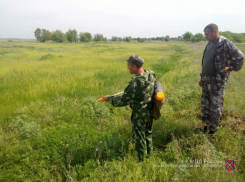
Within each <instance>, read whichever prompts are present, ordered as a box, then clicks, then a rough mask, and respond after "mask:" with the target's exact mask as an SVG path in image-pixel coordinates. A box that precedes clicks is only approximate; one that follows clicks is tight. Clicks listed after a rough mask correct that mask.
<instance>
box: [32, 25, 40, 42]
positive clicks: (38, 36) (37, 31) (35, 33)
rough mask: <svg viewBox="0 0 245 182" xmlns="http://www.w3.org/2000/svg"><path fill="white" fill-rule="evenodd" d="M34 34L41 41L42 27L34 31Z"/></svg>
mask: <svg viewBox="0 0 245 182" xmlns="http://www.w3.org/2000/svg"><path fill="white" fill-rule="evenodd" d="M34 35H35V37H36V39H37V41H39V42H40V41H41V29H40V28H37V29H36V30H35V31H34Z"/></svg>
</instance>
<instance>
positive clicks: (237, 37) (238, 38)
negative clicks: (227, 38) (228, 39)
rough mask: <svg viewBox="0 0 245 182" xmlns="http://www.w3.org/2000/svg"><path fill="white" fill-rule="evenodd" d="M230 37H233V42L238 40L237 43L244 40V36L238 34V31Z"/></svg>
mask: <svg viewBox="0 0 245 182" xmlns="http://www.w3.org/2000/svg"><path fill="white" fill-rule="evenodd" d="M232 37H233V39H234V41H235V42H239V43H241V42H244V40H245V38H244V36H243V35H242V34H238V33H233V34H232Z"/></svg>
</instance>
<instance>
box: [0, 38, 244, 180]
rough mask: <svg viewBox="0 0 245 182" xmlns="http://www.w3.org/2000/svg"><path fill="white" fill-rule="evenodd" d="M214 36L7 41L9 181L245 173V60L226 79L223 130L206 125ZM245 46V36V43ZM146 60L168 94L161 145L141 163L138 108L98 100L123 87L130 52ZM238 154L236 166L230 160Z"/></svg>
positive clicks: (3, 54)
mask: <svg viewBox="0 0 245 182" xmlns="http://www.w3.org/2000/svg"><path fill="white" fill-rule="evenodd" d="M205 45H206V42H201V43H183V42H159V43H153V42H148V43H146V42H145V43H133V42H131V43H125V42H124V43H111V42H107V43H102V42H101V43H81V44H80V43H77V44H75V43H60V44H58V43H52V42H46V43H37V42H34V41H17V40H16V41H15V40H14V41H12V42H9V41H3V40H1V41H0V181H3V182H7V181H10V182H12V181H166V182H170V181H174V182H175V181H183V182H186V181H193V182H199V181H200V182H201V181H203V182H204V181H205V182H214V181H215V182H219V181H222V182H223V181H224V182H230V181H232V182H233V181H235V182H240V181H245V80H244V78H245V69H244V68H243V69H241V70H240V71H239V72H232V73H231V76H230V78H229V82H228V84H227V85H226V95H225V103H224V111H223V117H222V119H221V122H220V127H219V130H218V132H217V133H216V134H215V136H214V137H210V136H208V135H207V134H203V133H199V132H196V131H195V128H197V127H201V126H202V123H201V120H200V113H201V109H200V100H201V88H200V87H199V86H198V81H199V79H200V71H201V58H202V53H203V50H204V47H205ZM237 46H238V47H239V48H240V49H241V50H242V51H243V53H245V44H237ZM132 54H138V55H140V56H141V57H142V58H144V60H145V64H144V66H143V67H144V69H147V70H153V71H154V72H155V73H156V75H157V77H158V80H159V81H160V82H161V83H162V85H163V88H164V91H165V95H166V102H165V105H164V107H163V109H162V117H161V118H160V119H159V120H157V121H154V125H153V144H154V153H153V155H152V156H150V157H149V158H146V159H145V160H144V162H142V163H137V157H136V153H135V151H134V150H133V148H134V146H133V144H132V143H131V123H130V116H131V110H130V108H129V107H128V106H127V107H122V108H115V107H113V106H111V105H110V104H109V103H105V102H97V99H98V98H100V97H101V96H104V95H111V94H114V93H117V92H120V91H123V89H124V88H125V86H126V85H127V83H128V82H129V81H130V79H131V77H132V76H133V75H130V73H129V71H128V70H127V64H126V62H125V61H124V59H125V58H128V57H129V56H131V55H132ZM225 160H235V166H236V169H235V170H234V171H233V172H231V173H229V172H227V171H226V170H225V169H224V166H225Z"/></svg>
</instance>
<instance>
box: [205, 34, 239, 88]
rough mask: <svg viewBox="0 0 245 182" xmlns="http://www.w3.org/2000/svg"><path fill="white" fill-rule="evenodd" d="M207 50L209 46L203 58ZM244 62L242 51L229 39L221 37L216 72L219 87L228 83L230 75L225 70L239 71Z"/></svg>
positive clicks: (216, 52)
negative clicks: (227, 68)
mask: <svg viewBox="0 0 245 182" xmlns="http://www.w3.org/2000/svg"><path fill="white" fill-rule="evenodd" d="M206 49H207V46H206V48H205V50H204V54H203V58H204V55H205V52H206ZM203 58H202V63H203ZM243 62H244V55H243V53H242V52H241V50H239V49H238V48H237V47H236V46H235V45H234V43H233V42H231V41H230V40H229V39H227V38H225V37H223V36H220V39H219V42H218V45H217V47H216V49H215V70H216V81H217V85H218V86H224V85H225V84H226V83H227V81H228V78H229V73H226V72H225V71H224V70H223V69H224V68H225V67H229V70H230V71H238V70H240V69H241V68H242V65H243Z"/></svg>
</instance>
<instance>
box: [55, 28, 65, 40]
mask: <svg viewBox="0 0 245 182" xmlns="http://www.w3.org/2000/svg"><path fill="white" fill-rule="evenodd" d="M52 40H53V41H55V42H64V40H65V34H64V33H63V32H61V31H60V30H55V31H54V32H53V33H52Z"/></svg>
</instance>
